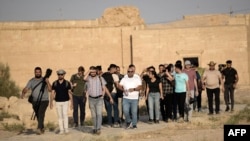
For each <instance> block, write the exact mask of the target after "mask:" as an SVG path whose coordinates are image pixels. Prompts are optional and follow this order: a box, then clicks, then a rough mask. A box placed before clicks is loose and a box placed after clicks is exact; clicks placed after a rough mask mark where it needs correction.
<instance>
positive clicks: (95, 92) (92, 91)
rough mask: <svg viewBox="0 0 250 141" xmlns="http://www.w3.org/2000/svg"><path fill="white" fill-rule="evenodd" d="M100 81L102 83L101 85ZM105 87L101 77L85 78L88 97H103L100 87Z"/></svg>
mask: <svg viewBox="0 0 250 141" xmlns="http://www.w3.org/2000/svg"><path fill="white" fill-rule="evenodd" d="M101 80H102V83H101ZM105 85H106V81H105V80H104V79H103V77H101V76H100V77H99V76H95V77H91V76H88V78H87V91H88V95H89V96H91V97H97V96H100V95H103V92H102V87H104V86H105Z"/></svg>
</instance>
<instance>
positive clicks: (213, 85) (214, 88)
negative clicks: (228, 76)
mask: <svg viewBox="0 0 250 141" xmlns="http://www.w3.org/2000/svg"><path fill="white" fill-rule="evenodd" d="M215 65H216V63H215V62H214V61H210V62H209V64H208V66H209V69H208V70H205V72H204V74H203V78H202V84H204V85H203V88H206V91H207V98H208V108H209V113H208V115H213V113H214V109H213V96H215V99H214V100H215V113H216V114H219V111H220V82H222V77H221V73H220V71H218V70H215Z"/></svg>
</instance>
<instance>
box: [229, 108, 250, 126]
mask: <svg viewBox="0 0 250 141" xmlns="http://www.w3.org/2000/svg"><path fill="white" fill-rule="evenodd" d="M241 121H245V122H247V123H249V122H250V108H248V107H246V108H244V109H243V110H241V111H240V112H239V113H238V114H235V115H233V116H231V117H230V118H229V120H228V121H227V122H226V124H239V123H240V122H241Z"/></svg>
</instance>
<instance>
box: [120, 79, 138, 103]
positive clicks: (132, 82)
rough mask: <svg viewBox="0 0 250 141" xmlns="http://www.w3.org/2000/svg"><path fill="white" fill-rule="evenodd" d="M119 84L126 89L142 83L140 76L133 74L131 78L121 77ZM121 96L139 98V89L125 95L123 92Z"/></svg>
mask: <svg viewBox="0 0 250 141" xmlns="http://www.w3.org/2000/svg"><path fill="white" fill-rule="evenodd" d="M120 85H122V86H123V88H124V89H125V90H128V89H130V88H136V87H138V86H140V85H142V81H141V78H140V77H138V76H136V75H134V76H133V77H131V78H129V77H124V78H122V80H121V82H120ZM123 98H127V99H138V98H139V91H133V92H128V95H127V96H126V95H125V94H124V93H123Z"/></svg>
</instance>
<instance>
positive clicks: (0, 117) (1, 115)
mask: <svg viewBox="0 0 250 141" xmlns="http://www.w3.org/2000/svg"><path fill="white" fill-rule="evenodd" d="M4 118H14V119H17V120H19V117H18V116H17V115H11V114H9V113H8V112H0V121H3V119H4Z"/></svg>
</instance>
